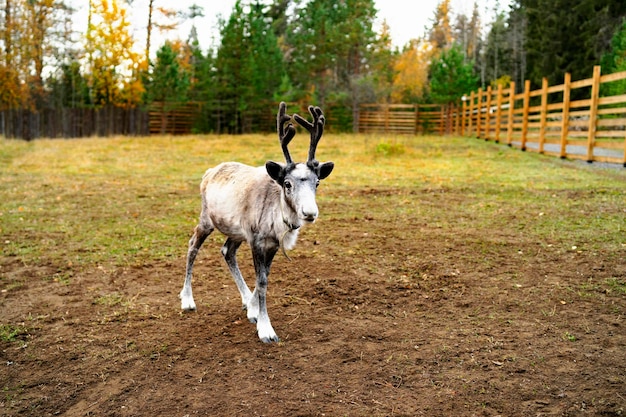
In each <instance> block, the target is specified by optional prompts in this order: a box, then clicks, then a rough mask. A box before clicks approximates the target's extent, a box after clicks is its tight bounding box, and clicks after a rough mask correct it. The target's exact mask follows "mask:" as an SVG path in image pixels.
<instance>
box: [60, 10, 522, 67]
mask: <svg viewBox="0 0 626 417" xmlns="http://www.w3.org/2000/svg"><path fill="white" fill-rule="evenodd" d="M87 1H88V0H71V1H70V2H71V3H72V4H74V5H75V6H76V7H77V8H78V13H77V15H76V19H75V22H77V23H76V24H77V27H76V30H78V31H81V32H82V31H84V29H82V28H81V27H80V26H82V27H84V28H86V26H87V23H86V22H87V7H85V6H84V4H85V3H87ZM440 1H441V0H376V1H375V4H376V9H377V10H378V14H377V20H376V22H375V25H376V26H375V30H378V29H379V28H380V25H382V22H383V21H384V20H386V21H387V24H388V26H389V27H390V32H391V38H392V42H393V45H394V46H397V47H399V48H401V47H402V46H404V45H406V44H407V43H408V41H409V40H411V39H415V38H418V37H420V36H422V35H423V34H424V32H425V30H426V28H427V27H430V26H431V25H432V19H433V16H434V13H435V9H436V7H437V4H438V3H439V2H440ZM477 1H478V5H479V11H480V13H481V15H482V16H483V17H482V20H483V25H484V24H485V23H487V22H489V21H490V20H491V16H492V15H493V9H494V7H495V5H496V4H499V5H500V8H501V9H503V10H506V8H508V4H509V2H510V0H500V1H498V0H477ZM148 3H149V0H133V6H132V10H131V13H132V16H131V21H132V23H133V28H134V30H135V32H136V33H135V35H136V36H135V38H136V39H137V41H138V43H139V44H140V46H139V50H141V49H142V48H143V45H145V36H146V35H145V32H146V31H145V27H146V24H147V22H146V21H145V19H146V16H147V10H148ZM194 3H195V4H198V5H201V6H202V7H203V8H204V15H205V17H203V18H198V19H196V21H195V25H196V29H197V31H198V39H199V41H200V47H201V48H202V49H203V50H207V49H209V48H210V47H212V46H217V43H218V41H219V30H218V26H217V22H218V17H219V16H222V17H223V18H224V19H226V18H228V16H229V15H230V12H231V10H232V8H233V5H234V4H235V0H155V3H154V4H155V5H156V6H162V7H166V8H172V9H176V10H182V11H187V10H188V9H189V6H191V5H192V4H194ZM408 5H410V6H408ZM473 5H474V0H451V8H452V13H453V14H458V13H462V14H465V15H468V16H469V15H470V14H471V13H472V9H473ZM81 22H84V24H82V25H81ZM190 29H191V22H186V23H184V24H182V25H181V26H180V29H179V30H178V31H177V32H176V34H175V35H174V34H172V33H170V34H168V35H167V37H168V38H172V37H178V38H180V39H187V37H188V36H189V31H190ZM164 40H165V37H163V36H160V35H159V34H158V33H155V34H154V35H153V40H152V42H151V43H152V45H153V48H151V50H152V54H153V55H154V53H155V51H156V49H157V48H158V47H159V46H160V45H162V44H163V41H164Z"/></svg>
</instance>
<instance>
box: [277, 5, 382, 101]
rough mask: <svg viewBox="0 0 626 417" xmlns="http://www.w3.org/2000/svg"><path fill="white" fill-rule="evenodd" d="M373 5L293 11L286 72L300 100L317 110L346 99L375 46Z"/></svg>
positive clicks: (332, 6) (326, 6)
mask: <svg viewBox="0 0 626 417" xmlns="http://www.w3.org/2000/svg"><path fill="white" fill-rule="evenodd" d="M375 16H376V10H375V8H374V1H373V0H346V1H342V2H336V1H332V0H311V1H310V2H308V3H306V4H305V5H304V7H299V8H297V9H296V11H295V16H294V18H293V20H292V21H291V22H290V28H289V30H288V31H287V33H288V34H289V36H288V37H287V44H288V45H289V47H290V54H289V59H288V61H289V63H288V65H287V69H288V71H289V74H290V76H291V80H292V81H293V83H294V85H295V86H296V87H297V88H298V89H299V90H300V91H301V92H302V98H303V99H305V100H306V101H311V98H310V97H309V98H306V96H307V95H309V96H314V97H315V100H314V101H316V102H317V103H318V104H320V105H324V102H325V101H326V100H327V99H328V98H329V97H330V96H331V95H334V96H335V97H334V99H333V101H336V100H337V99H339V98H340V97H341V96H343V97H346V98H347V99H348V100H350V98H351V97H352V94H351V89H352V85H353V84H352V83H353V82H354V81H355V80H357V79H359V78H361V77H363V76H364V75H366V72H367V71H366V67H367V65H368V63H369V60H370V58H371V55H370V50H369V45H372V44H374V43H375V39H376V34H375V33H374V31H373V30H372V25H373V22H374V19H375Z"/></svg>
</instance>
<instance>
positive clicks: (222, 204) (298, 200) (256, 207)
mask: <svg viewBox="0 0 626 417" xmlns="http://www.w3.org/2000/svg"><path fill="white" fill-rule="evenodd" d="M309 113H311V116H312V117H313V122H309V121H308V120H306V119H304V118H303V117H301V116H299V115H298V114H294V115H293V118H294V120H295V121H296V122H297V123H298V124H299V125H300V126H302V127H304V128H305V129H306V130H308V131H309V133H310V135H311V142H310V145H309V156H308V160H307V161H306V163H294V162H293V160H292V159H291V155H290V154H289V149H288V148H287V146H288V145H289V142H290V141H291V140H292V139H293V137H294V136H295V134H296V128H295V127H294V125H293V124H292V123H288V122H290V121H291V118H292V117H291V116H289V115H288V114H286V105H285V103H280V105H279V107H278V114H277V117H276V119H277V120H276V122H277V123H276V124H277V130H278V139H279V141H280V145H281V148H282V150H283V154H284V156H285V160H286V161H285V162H286V163H285V164H280V163H278V162H273V161H267V162H266V163H265V166H264V167H263V166H261V167H256V168H255V167H251V166H248V165H244V164H240V163H237V162H225V163H222V164H219V165H217V166H216V167H214V168H211V169H209V170H207V171H206V173H205V174H204V176H203V177H202V183H201V186H200V189H201V193H202V212H201V213H200V222H199V223H198V225H197V226H196V228H195V229H194V233H193V236H192V237H191V239H190V240H189V249H188V251H187V270H186V274H185V283H184V286H183V289H182V291H181V292H180V299H181V308H182V309H183V310H185V311H193V310H195V309H196V304H195V302H194V300H193V294H192V291H191V277H192V270H193V264H194V261H195V259H196V255H197V254H198V250H199V249H200V247H201V246H202V244H203V243H204V241H205V240H206V238H207V237H208V236H209V235H210V234H211V233H212V232H213V230H215V229H217V230H219V231H220V232H221V233H223V234H224V235H225V236H226V237H227V239H226V242H225V243H224V245H223V246H222V255H223V256H224V259H225V260H226V264H227V265H228V268H229V270H230V272H231V274H232V276H233V278H234V279H235V284H236V285H237V288H238V289H239V293H240V294H241V302H242V304H243V308H244V309H245V310H247V316H248V320H250V322H252V323H256V328H257V334H258V336H259V339H261V341H262V342H264V343H270V342H278V341H279V338H278V336H277V335H276V332H275V331H274V328H273V327H272V324H271V322H270V318H269V316H268V314H267V302H266V294H267V284H268V275H269V272H270V266H271V265H272V260H273V259H274V255H276V252H278V250H279V248H282V250H283V253H285V250H289V249H292V248H293V247H294V246H295V244H296V239H297V238H298V232H299V231H300V227H301V226H302V225H304V224H307V223H313V222H314V221H315V219H316V218H317V216H318V214H319V212H318V208H317V204H316V202H315V193H316V189H317V186H318V185H319V182H320V180H323V179H324V178H326V177H328V176H329V175H330V173H331V172H332V170H333V168H334V164H333V163H332V162H325V163H319V162H318V161H317V160H316V159H315V150H316V149H317V144H318V142H319V140H320V138H321V137H322V133H323V131H324V122H325V119H324V115H323V113H322V110H321V109H320V108H319V107H313V106H309ZM244 241H245V242H248V244H249V245H250V248H251V249H252V259H253V261H254V269H255V272H256V286H255V288H254V291H253V292H250V289H249V288H248V286H247V285H246V282H245V281H244V278H243V276H242V275H241V271H240V270H239V266H238V265H237V258H236V256H237V249H239V246H240V245H241V244H242V243H243V242H244ZM285 255H286V253H285Z"/></svg>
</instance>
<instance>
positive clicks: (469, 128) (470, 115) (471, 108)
mask: <svg viewBox="0 0 626 417" xmlns="http://www.w3.org/2000/svg"><path fill="white" fill-rule="evenodd" d="M467 118H468V119H469V125H468V126H467V133H468V135H469V136H471V135H472V130H473V129H474V123H473V121H474V120H473V118H474V92H473V91H472V93H471V94H470V99H469V113H468V115H467Z"/></svg>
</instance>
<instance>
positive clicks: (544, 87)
mask: <svg viewBox="0 0 626 417" xmlns="http://www.w3.org/2000/svg"><path fill="white" fill-rule="evenodd" d="M541 91H542V93H541V120H540V121H539V153H543V144H544V141H545V138H546V137H545V136H546V118H547V113H548V109H547V107H548V79H547V78H546V77H544V78H543V80H542V81H541Z"/></svg>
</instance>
